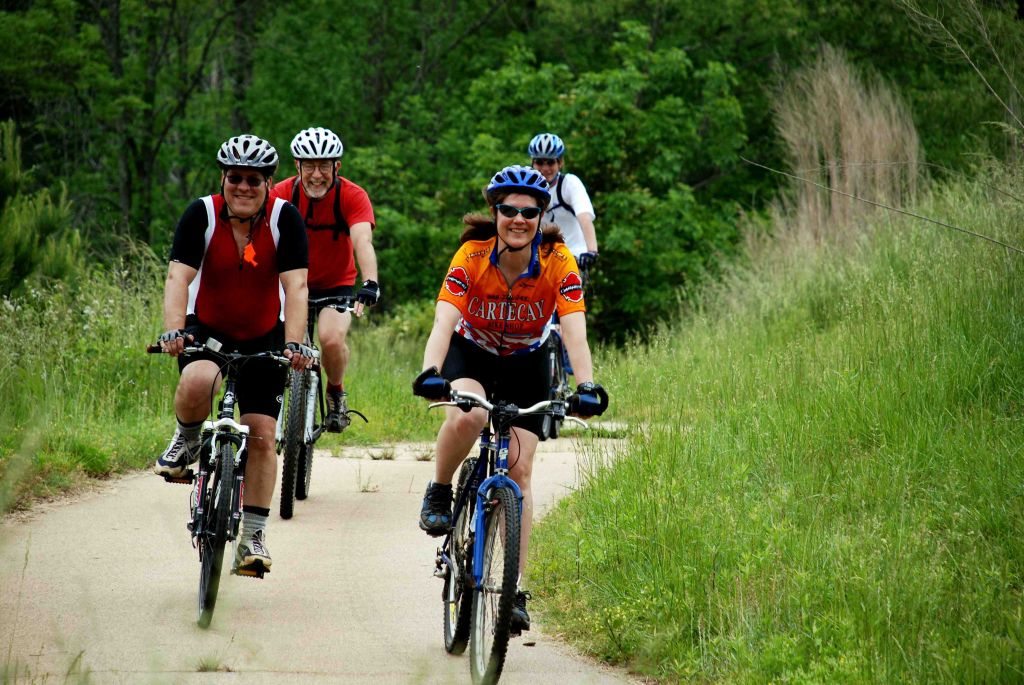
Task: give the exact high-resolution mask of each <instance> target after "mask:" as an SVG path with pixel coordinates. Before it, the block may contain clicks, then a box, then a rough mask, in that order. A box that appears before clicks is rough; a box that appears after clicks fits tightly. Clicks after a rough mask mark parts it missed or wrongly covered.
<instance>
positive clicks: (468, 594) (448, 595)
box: [444, 458, 476, 654]
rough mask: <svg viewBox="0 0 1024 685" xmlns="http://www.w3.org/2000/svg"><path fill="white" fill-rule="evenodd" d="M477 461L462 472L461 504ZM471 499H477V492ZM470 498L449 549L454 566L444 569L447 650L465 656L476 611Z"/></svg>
mask: <svg viewBox="0 0 1024 685" xmlns="http://www.w3.org/2000/svg"><path fill="white" fill-rule="evenodd" d="M475 470H476V458H470V459H467V460H466V461H465V462H463V464H462V468H461V469H460V470H459V485H458V488H457V489H456V490H455V501H456V502H458V501H459V498H460V497H461V496H462V492H463V491H464V490H465V489H466V484H467V482H469V479H470V477H471V476H472V475H473V471H475ZM469 498H473V499H475V495H474V493H470V494H469ZM469 498H467V499H466V503H465V506H463V507H462V510H461V511H460V512H459V516H458V518H456V519H455V523H454V525H453V527H452V537H451V546H450V548H449V550H448V552H449V555H450V556H451V560H452V563H453V564H454V566H448V567H447V568H446V569H445V576H444V648H445V650H446V651H447V652H448V653H449V654H462V653H463V652H464V651H466V644H467V643H468V642H469V621H470V618H471V617H472V612H473V591H472V589H471V588H470V579H471V578H472V567H473V537H472V535H471V534H470V532H469V521H470V518H472V516H473V512H474V511H475V507H473V506H472V500H471V499H469Z"/></svg>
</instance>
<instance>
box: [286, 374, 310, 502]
mask: <svg viewBox="0 0 1024 685" xmlns="http://www.w3.org/2000/svg"><path fill="white" fill-rule="evenodd" d="M289 378H290V382H289V387H288V412H287V413H286V414H285V425H284V432H283V439H284V451H283V453H282V455H281V509H280V510H281V518H283V519H290V518H291V517H292V513H293V512H294V507H295V486H296V483H295V480H296V478H297V477H298V475H299V454H300V453H301V452H302V448H303V447H304V445H303V444H302V443H303V428H304V427H305V423H306V374H305V372H303V371H296V370H294V369H292V370H291V371H290V372H289ZM303 477H305V474H303Z"/></svg>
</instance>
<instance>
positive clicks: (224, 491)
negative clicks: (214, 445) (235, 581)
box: [196, 443, 235, 628]
mask: <svg viewBox="0 0 1024 685" xmlns="http://www.w3.org/2000/svg"><path fill="white" fill-rule="evenodd" d="M234 482H235V446H234V444H232V443H227V444H226V445H224V446H223V447H221V449H220V453H219V455H218V462H217V471H216V472H215V474H214V476H213V481H212V482H211V483H210V484H209V485H208V486H207V487H206V493H205V495H204V499H205V509H206V526H205V530H204V531H203V532H202V533H201V534H200V535H199V536H198V547H199V564H200V570H199V607H198V609H199V610H198V616H197V618H196V623H198V624H199V627H200V628H208V627H209V625H210V621H211V620H212V619H213V608H214V606H215V605H216V604H217V591H218V590H219V589H220V573H221V569H222V568H223V566H224V547H225V545H226V544H227V541H228V522H229V519H230V517H231V487H232V485H233V484H234Z"/></svg>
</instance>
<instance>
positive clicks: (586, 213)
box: [527, 133, 597, 274]
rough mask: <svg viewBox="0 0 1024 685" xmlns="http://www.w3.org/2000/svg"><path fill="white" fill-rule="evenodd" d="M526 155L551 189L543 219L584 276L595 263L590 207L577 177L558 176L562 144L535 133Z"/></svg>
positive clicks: (560, 174) (592, 215)
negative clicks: (555, 229)
mask: <svg viewBox="0 0 1024 685" xmlns="http://www.w3.org/2000/svg"><path fill="white" fill-rule="evenodd" d="M527 152H528V153H529V155H530V158H531V159H532V160H533V168H534V169H536V170H537V171H538V172H540V174H541V175H542V176H543V177H544V180H546V181H547V182H548V185H549V186H550V187H551V197H552V200H553V202H552V203H551V205H550V206H549V207H548V211H547V212H546V213H545V219H547V221H550V222H551V223H553V224H557V226H558V228H559V229H561V231H562V237H563V238H565V244H566V246H567V247H568V248H569V251H570V252H572V254H573V256H574V257H576V263H577V264H579V267H580V270H581V271H582V272H583V273H584V274H587V273H588V272H589V271H590V268H591V267H592V266H594V263H595V262H597V234H596V233H595V232H594V205H593V204H592V203H591V202H590V195H588V194H587V189H586V187H585V186H584V185H583V181H581V180H580V178H579V176H577V175H575V174H569V173H563V172H562V166H563V164H564V162H563V160H562V157H563V156H564V155H565V144H564V143H563V142H562V139H561V138H559V137H558V136H556V135H555V134H554V133H538V134H537V135H535V136H534V137H533V140H531V141H530V145H529V147H528V148H527Z"/></svg>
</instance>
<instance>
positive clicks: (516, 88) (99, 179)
mask: <svg viewBox="0 0 1024 685" xmlns="http://www.w3.org/2000/svg"><path fill="white" fill-rule="evenodd" d="M902 4H903V3H900V2H896V1H895V0H868V1H866V2H859V3H849V2H841V1H838V0H823V1H813V2H812V1H810V0H722V1H718V2H707V1H705V0H701V1H698V0H660V1H657V2H641V1H635V0H606V1H604V2H595V3H586V5H580V4H579V3H574V2H567V1H565V0H539V1H525V0H519V1H502V0H492V1H491V2H489V3H487V4H477V3H440V4H438V3H435V4H431V3H420V2H418V1H416V0H396V1H395V2H388V3H374V2H367V1H364V0H357V1H355V2H347V3H339V2H336V1H329V0H314V1H313V2H308V3H302V4H301V5H293V4H280V3H270V2H267V0H248V1H246V2H241V1H239V0H232V1H229V2H211V1H209V0H191V1H189V2H179V1H175V0H162V1H161V2H139V1H125V2H85V1H80V2H74V1H72V0H35V1H27V0H25V1H22V2H15V3H8V4H7V5H6V6H5V7H6V8H5V10H4V11H2V12H0V31H2V32H3V35H5V36H6V37H7V38H6V40H7V41H8V45H7V49H6V50H5V56H4V59H3V60H2V62H0V120H5V119H7V120H11V121H13V122H15V124H16V126H17V132H18V133H19V134H20V136H21V139H22V142H23V146H22V148H23V153H22V158H23V160H22V164H23V168H24V169H25V170H26V174H27V176H28V179H29V182H28V183H26V184H23V185H24V191H25V192H28V193H34V192H37V191H39V190H40V189H49V192H50V193H51V196H52V197H55V198H56V197H60V198H66V199H65V200H62V202H66V205H65V206H66V207H67V208H68V209H69V211H70V212H71V215H72V221H71V223H72V225H73V226H74V229H75V230H77V231H78V232H79V235H80V237H81V238H82V239H83V240H84V244H83V245H82V246H81V248H78V247H75V246H74V245H73V246H72V247H74V250H73V251H75V252H77V253H80V254H81V253H84V254H85V255H87V256H88V257H89V259H90V260H91V259H96V258H98V259H101V260H106V261H110V260H112V259H115V258H116V256H117V255H116V252H117V251H118V250H119V249H120V246H121V245H123V244H124V243H123V242H122V241H120V240H116V239H115V238H131V239H133V240H138V241H142V242H144V243H147V244H149V245H150V246H151V247H152V248H153V249H154V250H155V251H156V253H157V254H164V253H165V252H166V249H167V247H168V243H169V241H170V237H171V235H172V234H173V227H174V225H175V223H176V221H177V219H178V216H179V215H180V212H181V211H182V210H183V208H184V207H185V206H186V204H187V202H188V201H189V200H191V199H193V198H194V197H196V196H198V195H201V194H205V193H208V192H212V191H215V190H216V182H217V180H216V179H217V176H216V169H215V166H214V164H213V156H214V153H215V150H216V149H217V147H218V145H219V144H220V142H221V141H223V140H224V139H226V138H227V137H229V136H231V135H235V134H237V133H239V132H243V131H251V132H255V133H257V134H258V135H261V136H263V137H266V138H268V139H270V140H271V141H272V142H273V143H274V144H275V145H276V146H277V147H278V149H279V150H280V151H282V153H284V154H283V158H284V159H285V162H284V164H283V165H282V167H281V169H280V172H279V174H278V176H279V178H280V177H283V176H285V175H290V173H291V169H292V167H291V165H290V160H288V155H287V149H288V145H289V143H290V140H291V138H292V136H293V135H294V134H295V132H296V131H298V130H300V129H302V128H305V127H307V126H310V125H322V126H327V127H330V128H332V129H333V130H335V131H336V132H338V133H339V134H340V135H341V136H342V139H343V141H344V142H345V145H346V150H347V151H346V155H345V158H344V160H343V173H344V174H345V175H347V176H348V177H349V178H351V179H352V180H354V181H355V182H357V183H359V184H361V185H363V186H364V187H365V188H366V189H367V190H368V192H369V193H370V196H371V199H372V200H373V202H374V205H375V207H376V211H377V216H378V229H377V232H376V237H375V241H376V246H377V249H378V252H379V255H380V262H381V265H380V267H381V269H380V271H381V281H382V284H383V286H384V289H385V293H386V295H387V299H386V300H385V301H384V303H383V304H382V307H383V309H384V311H394V308H395V307H397V306H398V305H401V304H403V303H409V302H424V303H427V302H429V301H430V300H431V299H432V298H433V296H434V294H435V290H436V288H437V284H438V283H439V282H440V277H441V274H442V273H443V270H444V268H445V266H446V265H447V262H448V259H449V257H450V255H451V253H452V252H453V250H454V247H455V243H456V235H457V233H458V231H459V226H460V219H461V216H462V215H463V214H464V213H466V212H468V211H472V210H476V209H479V208H480V206H481V198H480V188H481V187H482V186H483V185H484V183H485V182H486V179H487V178H488V177H489V176H490V174H492V173H493V172H494V171H495V170H496V169H498V168H500V167H501V166H504V165H505V164H508V163H511V162H526V161H527V159H526V156H525V152H524V151H525V147H526V143H527V142H528V141H529V139H530V137H531V136H532V135H533V134H535V133H537V132H540V131H543V130H552V131H556V132H558V133H559V134H560V135H561V136H562V137H563V138H564V139H565V140H566V141H567V144H568V154H567V168H568V169H569V170H571V171H573V172H574V173H576V174H578V175H579V176H580V177H581V178H582V179H583V180H584V182H585V183H586V184H587V185H588V187H589V189H590V191H591V194H592V196H593V199H594V203H595V207H596V211H597V215H598V217H597V227H598V234H599V240H600V243H601V253H602V259H601V262H600V268H601V273H600V275H599V277H598V278H597V279H596V281H595V284H594V290H593V293H592V297H591V310H592V312H593V313H594V314H595V316H594V317H592V319H593V324H592V325H593V328H594V330H595V332H596V334H597V335H599V336H600V337H602V338H610V339H615V340H620V341H621V340H624V339H625V338H626V337H628V335H629V333H630V332H631V331H635V330H637V329H640V328H643V327H646V326H649V325H652V324H654V323H656V322H657V321H658V320H662V319H664V318H666V317H667V316H669V314H670V313H671V312H673V311H674V310H675V307H676V305H677V303H678V301H679V299H680V297H682V298H683V299H686V298H688V297H689V295H687V294H686V293H692V292H693V286H694V285H695V284H697V283H699V282H700V281H701V280H702V279H703V278H704V277H705V276H706V275H708V274H714V273H716V272H717V271H718V270H719V268H720V265H721V263H722V259H723V257H724V258H728V256H729V255H731V254H732V253H734V251H735V246H736V244H737V240H738V233H737V231H736V228H735V227H736V223H737V219H738V218H739V217H740V216H741V215H742V214H744V213H749V212H757V211H760V210H762V209H763V208H764V207H765V206H766V204H767V202H768V201H769V200H770V199H771V197H772V196H773V194H774V191H775V189H776V187H777V185H778V183H777V181H776V180H775V179H773V178H771V177H770V175H768V174H767V172H765V171H764V170H761V169H758V168H755V167H752V166H750V165H747V164H744V163H743V161H742V160H741V159H740V155H741V153H742V154H743V155H744V156H746V157H747V158H750V159H754V160H757V161H760V162H763V163H766V164H768V165H770V166H778V165H779V163H780V162H781V153H780V150H781V148H780V145H779V140H778V138H777V136H776V134H775V133H774V129H773V126H772V116H771V101H772V98H773V94H774V93H775V92H776V90H777V89H778V87H779V86H780V84H781V83H784V82H785V80H786V78H787V74H788V73H789V72H790V71H792V70H793V69H795V68H797V67H799V65H801V64H802V63H804V62H806V61H807V60H808V59H811V58H813V56H814V55H815V54H816V52H817V51H818V49H819V47H820V45H822V44H833V45H838V46H842V47H843V49H844V50H845V51H846V52H847V54H848V55H849V58H850V59H851V60H852V61H853V62H854V63H855V64H857V65H858V66H859V67H863V68H866V69H869V70H871V71H874V72H877V73H878V74H880V75H882V76H884V77H885V78H888V79H890V80H893V81H896V82H899V83H901V84H903V91H902V92H903V95H904V97H905V98H906V99H907V100H908V102H909V104H910V108H911V111H912V113H913V117H914V123H915V124H916V126H917V129H918V131H919V132H920V135H921V138H922V141H923V144H924V148H925V150H926V151H927V155H928V159H929V160H930V161H931V162H933V163H934V164H936V165H938V167H936V168H939V167H942V168H952V169H963V168H965V167H966V166H968V165H970V164H971V163H972V159H974V158H975V156H977V155H979V154H992V153H997V154H1004V153H1005V152H1006V150H1005V146H1004V142H1003V140H1004V139H1003V137H1002V135H1001V133H1000V131H999V130H998V129H997V128H996V127H994V126H991V125H988V124H985V123H983V122H998V121H1001V120H1002V119H1003V118H1004V115H1003V113H1002V110H1001V109H1000V108H999V105H998V103H996V102H995V100H994V99H993V98H992V97H990V96H989V95H988V94H987V93H986V92H985V89H984V85H983V82H982V80H981V79H979V78H978V76H977V74H975V73H974V72H973V71H972V70H971V69H970V67H969V66H968V65H967V64H966V63H965V62H964V60H963V59H962V57H960V56H956V58H955V59H953V58H951V57H950V56H949V55H948V54H947V53H946V52H944V51H943V50H942V49H941V48H940V47H938V46H936V45H935V44H934V42H933V41H931V40H929V39H928V38H927V37H924V36H923V35H922V33H921V32H920V30H919V28H918V27H917V26H916V25H915V24H914V22H912V21H910V20H909V19H908V16H907V13H906V12H905V11H904V8H903V7H902ZM925 4H926V9H929V10H934V11H942V12H944V13H945V16H949V17H953V18H956V17H961V16H962V15H964V10H963V9H962V7H961V3H945V2H939V1H938V0H933V1H931V2H929V3H925ZM983 11H984V15H985V17H986V18H987V19H988V21H989V25H990V26H991V36H989V37H988V38H991V39H992V40H994V41H996V42H998V43H1001V44H1003V45H1007V44H1010V43H1012V42H1013V41H1014V40H1016V39H1017V38H1016V36H1017V34H1018V33H1019V31H1018V27H1017V21H1018V20H1017V17H1016V9H1015V8H1014V7H1013V6H1011V5H1009V4H1006V3H1001V2H994V3H987V4H986V5H985V7H984V8H983ZM962 35H963V40H964V45H965V46H966V48H967V49H969V50H972V54H978V55H980V58H979V59H978V60H977V61H978V64H979V65H980V67H981V69H982V70H983V72H987V73H989V74H990V75H991V74H993V73H996V72H997V70H998V64H997V63H996V62H995V61H994V60H993V59H992V58H991V55H989V54H987V53H986V51H985V49H984V47H985V46H984V43H985V41H984V39H985V36H979V35H978V34H977V32H976V31H975V32H973V33H971V32H966V33H963V34H962ZM1006 54H1011V55H1013V54H1020V53H1019V51H1018V52H1017V53H1013V52H1012V51H1007V52H1006ZM1010 66H1011V68H1012V67H1013V65H1012V64H1011V65H1010ZM993 81H994V79H993ZM1004 95H1005V93H1004ZM63 188H66V189H67V190H66V195H64V192H65V191H64V190H63ZM63 238H64V236H57V237H56V238H55V240H57V244H58V245H59V244H60V241H61V240H63ZM44 239H45V236H42V237H40V240H44ZM67 239H68V240H76V239H77V238H75V237H73V236H70V235H69V236H67ZM71 266H73V265H68V268H70V267H71ZM19 283H20V281H19V280H18V279H12V280H11V281H10V282H9V283H7V284H6V285H4V286H3V287H4V291H5V292H11V291H12V290H13V289H14V288H16V287H17V285H18V284H19Z"/></svg>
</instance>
